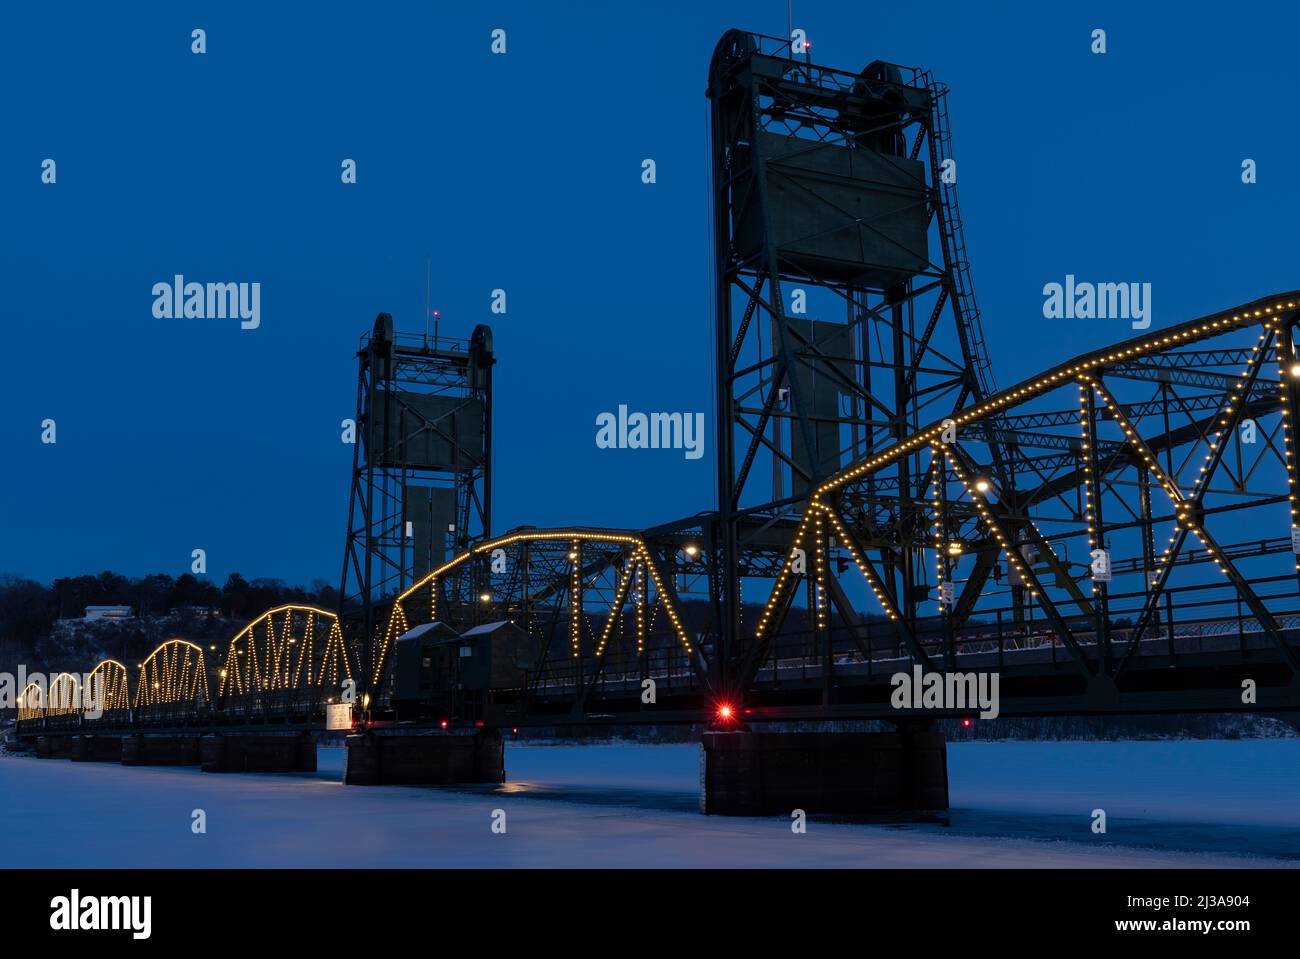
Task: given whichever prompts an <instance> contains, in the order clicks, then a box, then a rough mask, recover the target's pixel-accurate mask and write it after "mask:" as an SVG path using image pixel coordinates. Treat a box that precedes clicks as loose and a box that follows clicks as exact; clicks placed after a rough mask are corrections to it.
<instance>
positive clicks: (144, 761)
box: [122, 733, 200, 766]
mask: <svg viewBox="0 0 1300 959" xmlns="http://www.w3.org/2000/svg"><path fill="white" fill-rule="evenodd" d="M199 761H200V759H199V737H198V736H149V735H146V734H145V733H134V734H132V735H130V736H123V737H122V765H123V766H197V765H198V764H199Z"/></svg>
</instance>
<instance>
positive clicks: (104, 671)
mask: <svg viewBox="0 0 1300 959" xmlns="http://www.w3.org/2000/svg"><path fill="white" fill-rule="evenodd" d="M87 685H88V687H89V689H90V696H91V699H92V702H93V704H94V705H95V706H96V707H98V708H100V709H102V711H103V715H104V716H105V717H112V716H118V715H121V714H122V713H125V712H126V711H127V710H129V709H130V708H131V689H130V680H129V678H128V672H127V668H126V666H124V665H123V664H122V663H119V662H118V661H117V660H116V659H106V660H104V661H103V662H101V663H99V664H98V665H97V666H95V668H94V669H92V670H91V671H90V675H89V676H88V678H87Z"/></svg>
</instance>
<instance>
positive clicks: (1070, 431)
mask: <svg viewBox="0 0 1300 959" xmlns="http://www.w3.org/2000/svg"><path fill="white" fill-rule="evenodd" d="M1297 320H1300V293H1288V294H1283V295H1280V296H1273V297H1268V298H1265V299H1262V300H1258V301H1255V302H1253V303H1250V304H1247V305H1245V306H1242V307H1238V308H1237V309H1235V310H1229V311H1224V312H1222V313H1216V314H1213V315H1211V316H1208V317H1205V318H1202V319H1199V320H1194V321H1192V322H1188V323H1183V324H1180V325H1178V326H1173V327H1170V328H1167V329H1164V330H1161V331H1159V332H1155V333H1151V334H1148V335H1145V336H1142V337H1138V338H1135V339H1132V340H1129V341H1127V342H1124V343H1121V344H1119V345H1117V346H1113V347H1110V348H1107V349H1103V350H1098V351H1095V352H1092V353H1089V354H1086V355H1083V356H1079V357H1076V358H1075V359H1073V360H1070V361H1067V362H1066V363H1062V364H1060V365H1058V366H1056V367H1053V368H1052V369H1049V370H1047V371H1046V372H1044V373H1042V374H1040V375H1038V376H1035V377H1032V378H1030V379H1028V380H1025V381H1024V382H1022V383H1019V384H1017V385H1015V386H1013V387H1011V388H1009V389H1006V390H1003V391H1002V392H1000V393H997V394H995V395H993V396H991V397H989V398H988V399H987V400H986V401H984V402H981V403H979V404H977V405H974V406H972V407H968V408H965V409H963V410H961V411H959V412H957V413H955V414H954V415H953V416H952V417H951V418H949V419H946V420H943V421H938V422H934V423H931V424H930V425H928V426H926V427H925V428H923V429H921V430H919V431H918V432H916V433H914V434H913V435H912V436H910V437H908V438H907V439H905V440H903V441H902V442H900V443H898V444H896V445H893V446H891V447H890V448H888V449H885V450H883V451H881V452H880V453H878V454H876V455H874V456H871V457H869V458H866V459H864V460H861V461H859V462H857V463H854V464H852V465H850V466H849V467H847V468H845V469H843V470H841V471H840V472H839V473H837V474H836V475H834V476H832V477H831V478H829V479H827V480H826V481H824V482H822V483H821V484H820V485H818V486H817V487H816V488H815V489H814V491H813V492H812V493H811V494H810V496H809V497H808V499H807V501H806V503H805V505H804V508H803V510H802V515H801V518H800V522H799V524H798V526H797V530H796V532H795V534H794V539H793V542H792V543H791V547H790V551H789V553H788V555H787V556H786V559H785V562H784V563H783V565H782V567H781V569H780V572H779V574H778V575H777V577H776V580H775V583H774V584H773V586H772V588H771V592H770V595H769V598H768V600H767V603H766V605H765V606H764V608H763V610H762V613H761V615H760V617H759V618H758V620H757V622H756V623H755V624H754V627H753V631H752V634H751V635H749V636H748V637H745V638H744V642H743V644H742V645H743V653H742V655H741V657H740V663H741V668H740V669H739V670H738V679H737V685H738V687H739V688H741V689H743V688H744V687H745V686H746V685H747V684H749V683H752V682H754V681H755V680H758V681H763V680H764V679H773V678H775V679H779V678H780V676H781V670H782V669H786V668H790V667H789V666H788V664H790V663H796V662H800V661H801V662H803V663H804V664H807V663H808V662H809V661H811V660H813V659H816V660H817V661H818V662H830V663H833V664H834V667H833V668H834V669H835V670H838V671H839V672H840V673H841V674H845V675H847V674H851V673H853V672H855V671H863V670H866V671H868V672H869V671H871V670H872V669H879V668H888V669H890V670H893V669H910V668H911V666H912V665H920V666H922V668H924V669H936V670H955V669H958V668H961V667H962V665H963V663H966V664H974V663H977V662H989V663H992V662H996V663H997V664H998V665H1000V666H1006V665H1008V664H1009V663H1010V662H1012V661H1017V660H1019V661H1023V662H1026V663H1029V662H1033V661H1037V659H1041V657H1043V656H1045V655H1048V654H1049V651H1050V656H1051V657H1052V660H1053V661H1055V660H1056V659H1057V658H1058V657H1059V659H1060V661H1061V663H1062V669H1063V673H1067V674H1072V675H1073V677H1074V679H1075V681H1076V683H1078V684H1082V686H1083V687H1088V686H1090V685H1091V686H1093V688H1096V687H1095V684H1096V682H1097V680H1098V678H1099V677H1102V678H1103V681H1104V682H1106V683H1107V684H1108V686H1109V688H1110V689H1117V688H1119V689H1122V688H1124V687H1121V686H1119V685H1118V684H1119V683H1120V680H1121V678H1122V677H1126V676H1129V672H1128V671H1130V670H1132V669H1133V668H1134V666H1135V665H1137V664H1147V665H1150V664H1153V663H1154V662H1155V657H1157V656H1163V657H1165V660H1164V662H1165V665H1170V664H1173V663H1176V662H1177V661H1179V658H1180V657H1183V656H1185V655H1189V654H1190V653H1191V652H1192V651H1193V650H1195V651H1196V652H1197V653H1198V654H1201V655H1209V654H1212V653H1213V652H1214V651H1216V650H1220V651H1222V652H1223V653H1224V654H1225V656H1227V655H1232V656H1235V657H1237V658H1240V653H1241V650H1242V649H1243V648H1247V647H1249V648H1252V649H1258V650H1259V651H1260V652H1258V653H1256V654H1253V655H1256V656H1259V657H1260V658H1261V659H1262V660H1264V661H1266V662H1270V663H1273V664H1274V665H1275V666H1276V667H1277V669H1278V675H1277V682H1278V683H1279V684H1282V683H1285V682H1288V681H1289V679H1290V677H1291V676H1292V675H1293V674H1294V671H1295V669H1296V666H1297V665H1298V664H1300V660H1298V659H1297V655H1296V649H1294V648H1293V641H1294V637H1295V629H1296V627H1297V626H1300V602H1298V601H1297V597H1298V592H1297V571H1298V570H1300V564H1298V563H1297V554H1300V512H1298V511H1297V500H1296V496H1297V491H1298V490H1300V487H1298V486H1297V472H1296V460H1295V453H1296V450H1295V446H1294V441H1295V436H1294V426H1295V423H1296V417H1297V415H1298V414H1300V357H1297V354H1296V323H1297ZM1007 451H1010V457H1008V456H1007V455H1005V454H1006V453H1007ZM900 490H901V491H904V495H901V496H900ZM900 504H901V505H900ZM801 586H802V587H803V588H804V589H805V590H806V610H805V611H801V612H800V615H798V616H793V617H792V616H790V612H791V610H792V609H794V608H796V607H797V604H796V603H795V597H796V596H797V595H798V593H799V592H800V587H801ZM863 609H865V610H868V611H869V615H868V617H867V618H866V619H864V618H863V616H862V615H861V614H860V612H859V611H860V610H863ZM994 654H996V659H992V658H990V657H992V656H993V655H994ZM980 657H983V659H981V658H980ZM1067 663H1068V668H1067V667H1066V665H1065V664H1067ZM1153 668H1154V667H1153ZM1147 675H1148V676H1151V675H1154V674H1153V673H1151V672H1150V671H1148V674H1147ZM1134 682H1138V681H1136V680H1134V681H1133V682H1130V684H1129V687H1128V688H1130V689H1131V688H1133V683H1134Z"/></svg>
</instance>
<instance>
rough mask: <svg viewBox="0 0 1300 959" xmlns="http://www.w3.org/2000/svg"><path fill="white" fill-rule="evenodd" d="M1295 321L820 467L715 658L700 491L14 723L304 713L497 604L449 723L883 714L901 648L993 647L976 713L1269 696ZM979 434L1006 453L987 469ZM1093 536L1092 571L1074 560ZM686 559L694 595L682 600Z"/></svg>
mask: <svg viewBox="0 0 1300 959" xmlns="http://www.w3.org/2000/svg"><path fill="white" fill-rule="evenodd" d="M1297 322H1300V292H1292V293H1285V294H1281V295H1278V296H1272V297H1266V298H1263V299H1260V300H1257V301H1254V302H1252V303H1248V304H1244V305H1242V306H1240V307H1237V308H1236V309H1233V310H1226V311H1222V312H1219V313H1215V314H1211V315H1209V316H1206V317H1203V318H1201V319H1197V320H1192V321H1189V322H1186V323H1182V324H1179V325H1177V326H1172V327H1168V328H1166V329H1162V330H1160V331H1158V332H1155V333H1152V334H1150V335H1147V336H1143V337H1139V338H1136V339H1132V340H1129V341H1126V342H1124V343H1120V344H1118V345H1116V346H1113V347H1109V348H1106V349H1103V350H1098V351H1095V352H1093V353H1089V354H1086V355H1082V356H1077V357H1074V358H1072V359H1070V360H1067V361H1065V362H1063V363H1061V364H1059V365H1057V366H1055V367H1053V368H1051V369H1049V370H1046V371H1044V372H1042V373H1041V374H1039V375H1037V376H1035V377H1031V378H1030V379H1027V380H1025V381H1023V382H1021V383H1018V384H1016V385H1014V386H1012V387H1009V388H1007V389H1005V390H1002V391H1000V392H998V393H995V394H993V395H992V396H990V397H989V398H988V399H986V400H985V401H983V402H981V403H978V404H974V405H971V406H969V407H967V408H965V409H964V410H962V411H959V412H958V413H956V414H955V415H954V416H952V417H946V418H944V419H943V420H938V421H935V422H933V423H931V424H929V425H927V426H925V427H924V428H923V429H921V430H919V431H917V432H915V433H913V434H912V435H911V436H909V437H907V438H906V439H905V440H903V441H902V442H901V443H897V444H893V445H891V446H889V447H887V448H886V449H884V450H882V451H881V452H879V453H877V454H876V455H874V456H871V457H869V458H866V459H864V460H861V461H859V462H857V463H854V464H852V465H851V466H849V467H848V468H846V469H844V470H842V471H840V472H839V473H837V474H836V475H835V476H833V477H831V478H830V479H828V480H826V481H825V482H823V483H821V484H820V485H818V486H817V487H816V488H815V489H813V490H812V491H811V492H810V493H809V495H808V497H807V499H806V501H805V503H804V504H803V508H802V509H801V510H800V514H799V515H800V517H801V518H800V519H799V521H798V522H797V523H791V524H787V525H786V526H785V527H784V528H783V532H782V533H781V536H782V537H783V538H784V542H783V543H781V544H780V545H779V546H774V547H773V548H772V549H770V550H768V551H766V553H758V552H756V553H755V556H754V559H753V563H752V566H751V567H750V568H747V569H746V573H747V574H748V575H749V577H751V578H766V579H767V580H768V582H769V583H770V589H769V591H768V594H767V596H766V599H765V601H764V602H763V603H762V604H761V605H758V604H754V605H752V606H747V607H746V623H745V632H744V634H743V635H742V636H741V637H738V638H737V640H738V641H737V642H735V643H733V644H732V645H731V646H730V650H731V655H732V660H731V662H729V663H727V664H726V666H727V668H726V669H725V670H722V669H720V668H719V667H720V665H721V664H719V663H718V662H717V660H716V657H717V644H716V642H715V639H716V637H714V636H713V635H710V633H709V631H708V624H709V612H710V608H711V605H712V601H711V599H710V595H709V594H710V591H711V590H713V587H712V585H711V584H712V583H716V582H717V580H718V578H719V577H718V573H717V571H716V570H715V569H714V568H713V566H714V563H713V559H712V556H711V551H710V546H709V542H708V534H709V527H710V522H711V517H710V516H708V515H706V516H703V517H699V518H696V519H694V520H692V521H688V522H684V523H682V524H677V526H676V527H675V528H673V529H670V530H668V531H664V530H659V531H647V532H636V531H624V530H610V529H593V528H586V527H573V528H567V529H552V530H540V529H520V530H517V531H515V532H512V533H510V534H507V535H504V536H500V537H495V538H492V539H487V540H484V541H482V542H480V543H478V544H476V545H474V546H473V547H472V548H470V549H469V550H466V551H465V552H462V553H461V554H459V555H457V556H455V557H454V558H452V559H450V560H449V561H448V562H446V563H444V564H443V565H441V566H440V567H438V568H437V569H435V570H433V571H432V572H431V573H430V574H428V575H427V576H426V577H425V578H424V579H422V580H421V581H419V582H417V583H416V584H415V585H413V586H411V587H410V588H408V589H407V590H406V591H404V592H403V593H401V594H400V595H398V596H397V597H395V598H394V599H393V600H392V601H391V603H390V604H389V605H388V609H387V612H386V615H385V616H384V622H383V626H382V635H380V636H379V637H378V641H377V642H375V643H371V644H368V648H369V650H370V651H371V652H370V657H369V659H368V661H366V662H364V663H363V662H361V661H360V660H359V658H358V656H359V651H360V650H362V649H364V648H365V647H366V644H357V643H352V644H349V643H347V642H345V641H344V633H343V630H342V628H341V625H340V621H339V619H338V617H337V615H336V614H335V613H332V612H330V611H327V610H321V609H313V608H311V607H304V606H283V607H278V608H276V609H273V610H268V611H267V612H266V613H263V614H262V615H261V616H260V617H258V618H257V619H256V620H254V621H253V622H252V623H250V624H249V625H248V626H246V627H244V628H243V629H242V630H240V631H239V632H238V633H237V634H236V635H235V636H234V637H233V638H232V639H231V641H230V643H229V645H228V646H227V648H226V649H225V650H224V653H223V654H222V655H219V656H212V655H211V653H212V651H211V650H205V649H204V648H203V647H200V646H198V645H196V644H194V643H189V642H186V641H184V640H171V641H169V642H167V643H164V644H163V645H161V646H160V647H158V649H156V650H154V652H153V653H151V654H150V656H149V657H147V658H146V659H145V660H144V661H143V662H141V663H139V664H136V666H135V669H134V671H132V670H131V669H128V668H127V666H125V665H124V664H122V663H118V662H116V661H113V660H108V661H106V662H103V663H100V664H98V665H97V666H95V667H93V669H91V671H90V673H89V675H90V676H91V677H94V679H93V680H92V682H93V683H96V684H99V685H102V693H100V694H99V695H100V696H102V716H101V717H99V718H96V719H90V718H87V717H86V716H85V713H86V711H87V710H86V703H85V701H84V696H83V697H82V698H78V695H77V693H78V692H79V691H80V685H79V684H84V683H85V680H84V679H80V678H78V677H76V676H73V675H71V674H67V673H64V674H61V675H60V676H57V677H55V678H54V679H53V680H52V681H51V683H50V686H49V688H48V689H42V688H40V687H39V686H37V685H35V684H33V685H31V686H29V687H28V688H27V689H26V690H24V692H23V696H22V700H21V702H20V707H19V708H20V712H19V722H20V731H27V732H33V731H36V730H37V729H38V728H39V729H40V730H43V731H47V732H59V731H67V732H71V731H74V730H78V729H80V730H84V729H86V728H87V727H89V728H96V729H100V728H102V729H110V728H122V727H131V728H142V729H148V728H177V727H193V726H195V725H198V726H212V727H221V726H226V725H238V724H249V723H254V724H272V725H275V724H281V725H285V726H290V727H293V728H309V727H310V726H311V725H313V724H318V723H319V720H320V715H321V711H322V709H323V707H324V705H325V704H326V703H327V702H328V701H330V700H332V699H338V698H339V696H340V694H341V691H342V689H343V688H344V687H343V682H344V681H345V680H353V679H356V680H362V682H360V686H359V688H362V689H365V690H367V691H368V692H369V693H373V695H375V696H376V699H377V703H376V706H377V705H378V701H379V700H382V699H383V698H384V697H385V696H386V689H387V686H388V682H389V677H391V673H392V656H391V651H392V648H393V644H394V643H395V641H396V639H397V637H398V636H401V635H403V634H404V633H406V632H408V631H409V630H411V629H412V628H414V627H416V626H418V625H420V624H423V623H430V622H435V621H439V622H445V623H448V624H451V625H453V626H454V627H456V628H458V629H468V628H471V627H472V626H473V625H475V624H482V623H488V622H494V621H500V620H510V621H513V622H515V623H517V624H519V625H521V626H522V627H523V628H525V629H526V630H527V631H528V632H530V633H532V634H533V635H535V636H537V637H538V640H539V647H540V649H541V650H542V653H543V655H542V657H541V659H540V661H539V662H538V663H537V665H536V668H535V669H533V670H531V671H530V672H529V675H528V677H527V681H526V682H525V683H524V684H523V685H521V686H520V687H518V688H514V689H504V690H488V691H484V692H483V693H481V694H480V695H478V696H477V697H475V696H472V695H467V696H466V697H464V698H463V699H459V700H457V701H456V702H454V703H453V704H451V706H450V708H449V716H450V717H451V718H452V720H453V721H455V722H486V723H488V724H493V725H514V726H518V725H527V724H556V723H565V722H581V723H599V722H630V721H643V722H646V721H653V722H673V721H696V722H698V721H701V720H708V719H710V718H712V715H713V710H714V709H716V708H717V707H718V706H719V704H726V705H728V706H731V707H732V708H733V709H734V715H736V716H737V717H738V718H740V719H744V718H745V717H749V719H751V720H754V721H758V720H762V719H817V718H854V717H856V718H872V717H874V718H893V719H897V718H899V716H900V712H899V710H896V709H894V708H893V707H892V706H891V704H890V702H889V696H890V693H891V691H892V686H891V685H890V681H889V680H890V677H891V676H892V675H893V674H895V673H898V672H910V671H911V670H912V669H913V667H914V666H920V667H921V668H922V669H923V670H925V671H941V672H954V671H955V672H970V671H997V672H998V673H999V675H1000V677H1001V699H1002V703H1001V711H1002V714H1003V715H1031V714H1032V715H1042V714H1070V713H1135V712H1152V711H1193V710H1234V709H1243V708H1252V709H1260V710H1270V709H1271V710H1283V709H1294V708H1297V707H1300V693H1298V691H1297V689H1298V687H1297V682H1296V678H1295V677H1296V665H1297V652H1298V651H1300V649H1298V647H1300V601H1298V599H1300V591H1298V584H1300V580H1298V578H1297V577H1298V575H1300V573H1298V570H1300V564H1297V560H1296V552H1295V549H1294V540H1293V537H1292V534H1291V530H1293V529H1296V528H1297V521H1298V517H1297V511H1296V510H1297V507H1296V499H1295V495H1296V494H1295V493H1294V492H1293V491H1294V490H1295V488H1296V481H1297V475H1296V465H1295V458H1294V440H1295V437H1294V435H1293V428H1292V424H1293V423H1294V422H1295V421H1296V419H1295V418H1296V415H1297V410H1300V358H1298V357H1297V355H1296V349H1295V328H1296V324H1297ZM1249 430H1253V431H1254V436H1253V439H1254V442H1253V443H1252V442H1247V441H1246V439H1245V438H1243V435H1244V434H1246V433H1247V431H1249ZM1008 439H1013V440H1014V441H1015V442H1014V443H1008V442H1007V441H1008ZM995 443H1000V444H1001V445H1002V446H1003V448H1010V449H1013V450H1014V451H1015V452H1016V454H1017V455H1016V457H1015V459H1014V460H1012V461H1011V462H1009V463H1006V464H1004V468H1005V470H1006V472H1000V471H999V469H998V466H997V464H996V463H995V461H994V456H993V452H992V450H993V447H994V444H995ZM904 469H905V470H906V472H908V473H910V475H911V476H912V477H913V480H912V485H911V489H910V496H911V498H912V500H913V502H914V503H915V504H916V506H917V509H918V511H920V512H923V513H924V515H925V516H926V518H927V520H928V522H927V526H926V528H924V529H917V530H916V532H915V537H914V538H913V539H912V540H910V541H900V540H899V538H898V537H897V536H896V534H894V533H893V532H892V531H890V530H888V529H884V528H882V527H881V526H880V525H879V523H877V522H875V521H873V519H872V515H871V509H870V507H871V504H872V502H873V497H874V496H876V495H877V494H879V492H880V491H881V490H882V489H894V488H896V487H897V485H898V482H899V473H900V471H903V470H904ZM1007 477H1010V478H1011V481H1008V479H1007ZM904 548H906V549H908V550H912V551H915V552H916V553H918V554H920V555H923V556H924V557H925V559H926V562H927V563H928V564H929V565H930V567H931V569H932V571H933V578H932V581H931V584H930V590H931V593H932V595H933V596H934V599H933V601H932V602H930V603H929V604H927V605H929V606H930V609H928V610H924V611H922V612H921V613H920V614H918V615H911V616H908V615H904V613H903V609H904V607H903V605H902V603H900V601H899V598H898V594H897V585H896V582H891V580H890V578H889V577H888V576H887V575H886V574H885V573H884V572H883V566H882V562H881V559H880V557H881V555H882V554H889V553H891V552H896V551H900V550H902V549H904ZM1101 549H1106V550H1108V551H1109V554H1110V565H1109V579H1108V580H1107V579H1104V578H1102V577H1100V576H1095V575H1094V569H1093V567H1094V562H1093V551H1094V550H1101ZM691 580H699V581H700V582H701V583H703V584H704V590H705V592H704V599H702V600H696V601H694V602H684V600H683V596H682V592H681V590H682V588H683V586H684V585H686V584H689V583H690V581H691ZM949 585H950V588H947V587H949ZM945 595H946V596H947V600H948V601H946V602H945V601H943V599H944V597H945ZM800 597H802V598H803V599H804V602H803V603H802V604H801V603H799V602H797V600H798V599H799V598H800ZM363 667H364V668H363ZM720 673H721V674H723V675H727V676H729V677H731V680H730V682H729V683H728V684H727V685H725V686H719V685H717V684H716V682H715V680H714V677H716V676H717V675H719V674H720ZM647 679H649V680H653V682H654V687H655V692H656V695H655V702H653V703H646V702H643V701H642V699H643V692H644V690H645V688H646V687H645V685H644V683H645V680H647ZM365 680H368V681H365ZM1246 680H1251V681H1253V683H1254V684H1255V686H1256V688H1257V694H1256V696H1255V700H1254V703H1246V704H1244V703H1243V697H1242V692H1243V690H1242V683H1243V682H1244V681H1246ZM96 705H98V704H97V703H96ZM904 712H905V711H904Z"/></svg>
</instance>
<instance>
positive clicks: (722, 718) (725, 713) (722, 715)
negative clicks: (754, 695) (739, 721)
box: [718, 703, 734, 723]
mask: <svg viewBox="0 0 1300 959" xmlns="http://www.w3.org/2000/svg"><path fill="white" fill-rule="evenodd" d="M733 712H734V711H733V710H732V708H731V706H730V705H729V704H727V703H720V704H719V705H718V720H719V722H724V723H725V722H728V721H730V719H731V717H732V715H733Z"/></svg>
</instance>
